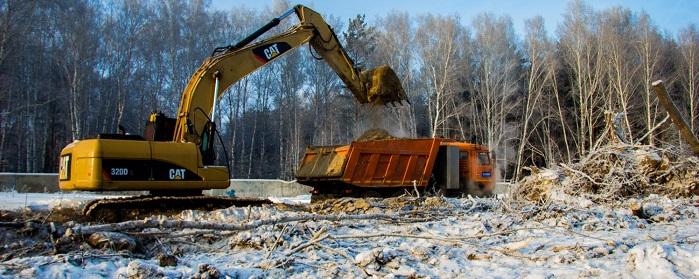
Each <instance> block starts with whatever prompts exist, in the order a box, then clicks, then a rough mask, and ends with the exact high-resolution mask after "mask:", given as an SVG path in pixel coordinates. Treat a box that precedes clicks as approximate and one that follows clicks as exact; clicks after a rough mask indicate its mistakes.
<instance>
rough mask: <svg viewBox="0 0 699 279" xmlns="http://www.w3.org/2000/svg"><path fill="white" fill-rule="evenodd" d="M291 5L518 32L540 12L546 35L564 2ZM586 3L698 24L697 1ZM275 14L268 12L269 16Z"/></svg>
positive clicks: (673, 23)
mask: <svg viewBox="0 0 699 279" xmlns="http://www.w3.org/2000/svg"><path fill="white" fill-rule="evenodd" d="M291 3H292V4H296V3H299V4H303V5H306V6H309V7H311V8H313V9H314V10H316V11H318V12H320V13H322V14H323V15H328V14H332V15H335V16H338V17H340V18H341V19H343V21H344V22H346V20H347V19H348V18H352V17H354V16H356V15H357V14H366V16H367V19H369V20H370V21H371V20H372V19H373V18H375V17H377V16H381V15H385V14H387V13H389V12H390V11H405V12H408V13H409V14H411V15H418V14H422V13H432V14H442V15H453V14H457V15H459V16H460V17H461V20H462V21H463V22H464V23H468V24H470V22H471V20H472V19H473V18H474V17H475V16H476V15H478V14H479V13H482V12H490V13H493V14H495V15H509V16H510V17H512V21H513V23H514V25H515V29H516V31H517V32H518V33H520V34H521V33H522V32H523V30H524V20H526V19H528V18H531V17H533V16H535V15H541V16H543V17H544V18H545V20H546V27H547V31H548V32H549V34H552V33H554V32H555V30H556V26H557V24H558V22H559V21H561V20H562V19H563V16H562V14H563V13H564V12H565V9H566V6H567V3H568V1H567V0H561V1H553V0H551V1H536V0H529V1H527V0H500V1H496V0H481V1H465V0H464V1H458V0H431V1H430V0H402V1H395V0H394V1H389V0H344V1H334V0H325V1H323V0H297V1H291ZM587 3H588V4H589V5H591V6H592V7H593V8H594V9H595V10H601V9H605V8H608V7H612V6H623V7H626V8H629V9H631V10H632V11H636V12H637V11H641V10H645V11H646V12H647V13H648V14H650V16H651V18H652V20H653V22H654V23H655V24H656V25H658V26H659V27H660V29H661V30H666V31H669V32H672V33H673V34H677V32H678V31H679V30H680V29H682V28H684V27H686V26H687V25H688V24H689V23H694V24H697V25H699V0H664V1H663V0H636V1H633V0H607V1H605V0H588V1H587ZM271 5H272V0H255V1H245V0H212V7H213V8H214V9H221V10H228V9H230V8H233V7H236V6H246V7H248V8H257V9H262V8H264V7H269V6H271ZM273 16H276V15H270V19H271V18H272V17H273Z"/></svg>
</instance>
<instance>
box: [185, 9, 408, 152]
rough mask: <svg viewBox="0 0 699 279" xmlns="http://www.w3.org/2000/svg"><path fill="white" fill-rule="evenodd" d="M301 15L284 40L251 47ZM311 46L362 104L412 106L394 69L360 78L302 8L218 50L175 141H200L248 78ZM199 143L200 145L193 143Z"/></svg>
mask: <svg viewBox="0 0 699 279" xmlns="http://www.w3.org/2000/svg"><path fill="white" fill-rule="evenodd" d="M294 13H295V14H296V15H297V16H298V18H299V23H298V24H296V25H294V26H293V27H292V28H291V29H289V30H287V31H286V32H283V33H281V34H278V35H275V36H272V37H269V38H267V39H264V40H261V41H258V42H256V43H253V44H250V42H252V41H254V40H255V39H257V38H258V37H260V36H261V35H262V34H264V33H265V32H267V31H269V30H270V29H272V28H273V27H275V26H277V25H278V24H279V23H280V22H281V21H282V20H283V19H284V18H285V17H288V16H289V15H291V14H294ZM305 43H309V44H310V46H311V47H312V48H313V50H314V51H315V52H316V53H318V54H319V55H320V57H321V58H322V59H323V60H325V62H326V63H328V65H329V66H330V67H331V68H332V69H333V70H334V71H335V72H336V73H337V74H338V76H339V77H340V79H341V80H342V81H343V82H344V84H345V85H346V86H347V88H349V89H350V91H351V92H352V94H353V95H354V97H355V98H356V99H357V101H358V102H360V103H362V104H366V103H373V104H379V105H383V104H386V103H389V102H401V101H403V100H407V98H406V96H405V92H404V91H403V87H402V86H401V83H400V80H399V79H398V77H397V76H396V74H395V72H393V70H392V69H391V68H390V67H388V66H385V65H384V66H380V67H377V68H375V69H371V70H367V71H364V72H360V71H359V69H357V68H356V67H355V66H354V63H353V62H352V59H350V57H349V56H348V55H347V52H346V51H345V50H344V49H343V47H342V45H341V44H340V42H339V40H338V38H337V36H336V35H335V32H334V31H333V30H332V28H331V27H330V26H329V25H328V24H327V23H326V22H325V21H324V20H323V18H322V17H321V16H320V14H318V13H316V12H315V11H313V10H311V9H309V8H307V7H304V6H301V5H298V6H295V7H294V8H292V9H291V10H289V11H287V12H286V13H284V14H283V15H281V16H279V17H277V18H274V19H272V20H271V21H270V22H269V23H267V24H266V25H264V26H263V27H262V28H260V29H258V30H257V31H255V32H253V33H252V34H251V35H249V36H248V37H246V38H245V39H243V40H242V41H240V42H239V43H237V44H236V45H231V46H226V47H220V48H216V49H215V50H214V53H213V55H212V56H211V57H209V58H208V59H206V60H205V61H204V63H202V65H201V66H200V67H199V69H197V71H196V72H195V73H194V75H192V78H191V79H190V81H189V83H188V84H187V86H186V88H185V90H184V92H183V95H182V100H181V102H180V108H179V113H178V115H177V124H176V130H175V134H174V138H173V139H174V141H177V142H182V141H196V140H194V139H196V138H198V137H199V136H200V135H201V134H202V132H203V130H204V126H205V124H206V122H207V121H209V120H208V119H207V118H208V115H210V114H212V111H213V110H214V109H215V100H216V99H218V98H219V97H220V96H221V95H222V94H223V93H224V92H225V90H226V89H227V88H228V87H230V86H231V85H233V84H235V83H236V82H237V81H239V80H240V79H242V78H243V77H245V76H246V75H248V74H250V73H252V72H254V71H255V70H257V69H259V68H260V67H262V66H264V65H266V64H267V63H269V62H271V61H272V60H275V59H277V58H279V57H281V56H282V55H284V54H285V53H287V52H289V51H290V50H293V49H295V48H297V47H299V46H302V45H304V44H305ZM193 138H194V139H193Z"/></svg>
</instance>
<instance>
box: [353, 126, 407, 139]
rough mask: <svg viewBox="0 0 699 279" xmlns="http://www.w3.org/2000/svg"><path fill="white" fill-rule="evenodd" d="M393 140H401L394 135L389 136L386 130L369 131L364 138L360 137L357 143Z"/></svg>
mask: <svg viewBox="0 0 699 279" xmlns="http://www.w3.org/2000/svg"><path fill="white" fill-rule="evenodd" d="M391 139H399V138H398V137H394V136H393V135H391V134H389V133H388V132H387V131H386V130H384V129H369V130H367V131H366V132H364V134H362V136H360V137H359V138H358V139H357V141H371V140H391Z"/></svg>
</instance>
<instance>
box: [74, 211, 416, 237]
mask: <svg viewBox="0 0 699 279" xmlns="http://www.w3.org/2000/svg"><path fill="white" fill-rule="evenodd" d="M411 213H412V212H409V213H404V214H359V215H317V214H313V215H302V216H282V217H278V218H271V219H263V220H257V221H252V222H247V223H244V224H226V223H212V222H198V221H183V220H134V221H125V222H121V223H113V224H101V225H91V226H80V225H78V226H75V227H73V228H69V229H67V230H66V234H65V235H66V236H80V235H87V234H93V233H96V232H123V231H131V230H143V229H148V228H160V229H200V230H217V231H243V230H250V229H254V228H257V227H260V226H264V225H273V224H284V223H289V222H300V221H345V220H376V219H383V220H394V221H397V220H400V217H401V215H408V214H411Z"/></svg>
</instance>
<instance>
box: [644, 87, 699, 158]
mask: <svg viewBox="0 0 699 279" xmlns="http://www.w3.org/2000/svg"><path fill="white" fill-rule="evenodd" d="M651 85H652V86H653V90H654V91H655V95H656V96H657V97H658V101H659V102H660V104H661V105H663V107H664V108H665V110H666V111H667V112H668V113H669V114H670V119H672V123H674V124H675V126H676V127H677V130H678V131H679V132H680V136H681V137H682V139H683V140H684V141H685V142H686V143H687V144H689V147H690V148H691V149H692V152H694V155H697V156H699V139H697V137H696V136H695V135H694V133H693V132H692V130H691V129H690V128H689V125H688V124H687V122H686V121H684V119H683V118H682V115H681V114H680V111H679V110H677V107H675V104H673V103H672V100H670V96H669V95H668V94H667V90H665V86H664V85H663V81H662V80H656V81H654V82H653V83H651Z"/></svg>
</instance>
